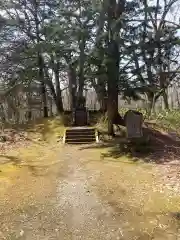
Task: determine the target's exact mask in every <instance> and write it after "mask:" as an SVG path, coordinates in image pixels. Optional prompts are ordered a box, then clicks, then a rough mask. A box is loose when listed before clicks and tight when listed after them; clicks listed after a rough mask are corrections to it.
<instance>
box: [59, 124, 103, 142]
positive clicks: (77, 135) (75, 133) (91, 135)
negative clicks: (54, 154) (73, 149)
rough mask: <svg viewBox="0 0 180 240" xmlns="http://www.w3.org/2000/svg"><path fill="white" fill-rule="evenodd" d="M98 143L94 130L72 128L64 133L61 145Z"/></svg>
mask: <svg viewBox="0 0 180 240" xmlns="http://www.w3.org/2000/svg"><path fill="white" fill-rule="evenodd" d="M95 142H98V134H97V132H96V129H95V128H88V127H72V128H69V129H67V130H66V131H65V134H64V138H63V143H67V144H90V143H95Z"/></svg>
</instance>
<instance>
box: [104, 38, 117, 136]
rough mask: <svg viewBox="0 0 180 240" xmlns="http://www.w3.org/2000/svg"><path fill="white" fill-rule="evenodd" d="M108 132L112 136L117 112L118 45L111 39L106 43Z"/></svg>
mask: <svg viewBox="0 0 180 240" xmlns="http://www.w3.org/2000/svg"><path fill="white" fill-rule="evenodd" d="M108 52H109V54H108V64H107V75H108V102H107V105H108V106H107V110H108V111H107V112H108V134H109V135H110V136H114V135H115V134H114V129H113V122H114V119H115V116H116V115H117V113H118V80H119V47H118V44H117V42H116V41H114V40H111V42H110V43H109V45H108Z"/></svg>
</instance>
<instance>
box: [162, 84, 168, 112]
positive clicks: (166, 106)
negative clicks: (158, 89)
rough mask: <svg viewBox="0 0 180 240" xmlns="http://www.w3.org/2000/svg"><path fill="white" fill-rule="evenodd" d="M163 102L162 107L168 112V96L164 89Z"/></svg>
mask: <svg viewBox="0 0 180 240" xmlns="http://www.w3.org/2000/svg"><path fill="white" fill-rule="evenodd" d="M162 96H163V101H164V107H165V109H166V110H169V103H168V95H167V91H166V90H165V89H164V91H163V93H162Z"/></svg>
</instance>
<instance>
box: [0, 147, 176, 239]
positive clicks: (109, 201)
mask: <svg viewBox="0 0 180 240" xmlns="http://www.w3.org/2000/svg"><path fill="white" fill-rule="evenodd" d="M54 149H56V152H57V154H56V157H54V156H55V150H53V148H52V150H51V152H50V153H49V157H46V158H45V154H44V155H43V154H42V158H41V159H39V160H37V159H32V162H29V163H26V162H25V163H24V162H20V163H18V164H19V165H17V166H14V165H13V166H14V169H13V171H12V172H13V174H12V173H11V177H9V178H2V177H1V176H0V193H1V194H0V223H1V225H0V240H1V239H2V240H3V239H6V240H15V239H16V240H17V239H18V240H80V239H83V240H101V239H103V240H110V239H112V240H116V239H121V240H137V239H138V240H150V239H154V240H161V239H163V240H177V239H179V235H177V234H180V232H179V229H178V228H177V226H176V225H175V223H174V222H173V221H172V219H171V218H169V217H168V216H166V213H165V214H164V213H163V214H162V213H161V212H153V209H152V212H149V211H147V210H145V208H146V199H145V197H146V198H147V199H148V201H149V202H150V203H152V201H151V198H149V197H151V195H150V196H149V197H148V191H149V190H151V186H150V187H149V186H148V181H151V180H149V179H147V182H146V175H147V174H144V175H143V178H142V179H140V180H139V181H137V183H136V181H134V180H136V176H140V175H142V174H143V173H144V171H147V169H145V168H144V169H143V168H141V166H135V167H133V169H134V171H133V172H131V175H132V179H134V180H133V181H134V182H129V181H130V179H131V178H129V170H130V171H132V169H131V165H125V166H124V165H122V164H120V163H115V162H114V163H113V162H109V163H108V162H107V163H106V162H103V161H102V159H101V160H100V154H99V150H98V152H97V150H92V149H86V150H80V148H78V147H72V146H71V147H68V146H64V147H62V148H61V147H60V149H59V150H58V151H57V149H58V148H57V146H55V147H54ZM95 151H96V152H95ZM51 154H52V155H51ZM52 156H53V157H52ZM52 158H53V159H52ZM84 158H85V159H84ZM98 158H99V159H98ZM99 160H100V161H99ZM123 166H124V167H123ZM136 171H137V172H136ZM132 179H131V181H132ZM141 180H142V181H141ZM137 184H138V185H137ZM150 184H151V182H150ZM138 186H140V188H139V187H138ZM138 191H139V192H138ZM143 192H144V193H143ZM98 193H100V194H98ZM138 199H139V200H138ZM143 204H144V206H145V208H144V210H143V208H142V207H143ZM141 208H142V209H141ZM157 209H158V208H157ZM143 211H146V212H144V213H143ZM171 223H172V226H171ZM178 232H179V233H178Z"/></svg>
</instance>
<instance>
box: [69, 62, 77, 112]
mask: <svg viewBox="0 0 180 240" xmlns="http://www.w3.org/2000/svg"><path fill="white" fill-rule="evenodd" d="M68 78H69V95H70V109H71V111H72V110H73V109H74V108H75V107H76V93H77V79H76V71H75V69H74V67H73V65H72V64H69V66H68Z"/></svg>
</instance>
